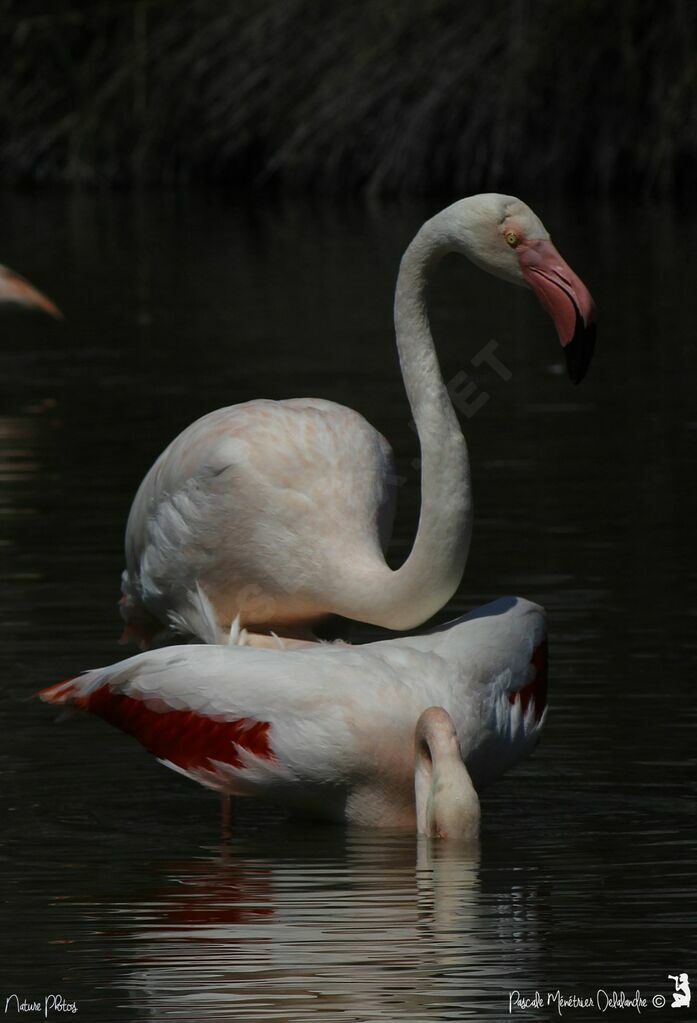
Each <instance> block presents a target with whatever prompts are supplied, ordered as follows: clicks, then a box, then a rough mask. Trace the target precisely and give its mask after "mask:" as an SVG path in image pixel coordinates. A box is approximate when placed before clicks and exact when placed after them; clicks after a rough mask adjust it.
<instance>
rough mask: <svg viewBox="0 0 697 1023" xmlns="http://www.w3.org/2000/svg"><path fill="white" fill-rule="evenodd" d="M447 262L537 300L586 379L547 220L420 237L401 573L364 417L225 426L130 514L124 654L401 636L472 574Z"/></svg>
mask: <svg viewBox="0 0 697 1023" xmlns="http://www.w3.org/2000/svg"><path fill="white" fill-rule="evenodd" d="M448 252H459V253H461V254H462V255H464V256H467V257H468V258H469V259H470V260H471V261H472V262H473V263H475V264H476V265H477V266H479V267H481V268H482V269H484V270H487V271H488V272H489V273H492V274H494V275H495V276H497V277H501V278H503V279H504V280H507V281H510V282H512V283H514V284H519V285H523V286H527V287H530V288H532V290H533V291H534V292H535V294H536V295H537V297H538V299H539V301H540V303H541V304H542V305H543V307H544V308H545V309H546V310H547V311H548V312H549V313H550V315H551V317H552V319H553V320H554V323H555V325H556V328H557V332H558V334H559V339H560V341H561V344H562V346H563V349H564V352H565V354H566V358H567V365H568V370H569V374H570V376H571V379H572V380H573V381H574V382H576V383H578V382H579V381H580V380H581V379H582V377H583V376H584V374H585V372H586V369H587V367H588V364H589V362H590V358H591V355H592V351H593V345H594V336H595V326H594V322H593V320H594V307H593V301H592V299H591V296H590V294H589V292H588V290H587V288H586V287H585V285H584V284H583V283H582V281H581V280H579V278H578V277H577V276H576V275H575V274H574V273H573V271H572V270H571V269H570V268H569V267H568V266H567V264H566V263H565V262H564V260H563V259H562V257H561V256H560V255H559V253H558V252H557V250H556V249H555V247H554V246H553V245H552V243H551V241H550V238H549V235H548V233H547V231H546V230H545V228H544V226H543V224H542V223H541V221H540V220H539V218H538V217H537V216H536V215H535V214H534V213H533V211H532V210H531V209H529V208H528V207H527V206H526V205H525V204H524V203H522V202H521V201H520V200H519V199H516V198H514V197H513V196H507V195H497V194H487V195H475V196H471V197H469V198H467V199H462V200H460V201H459V202H456V203H454V204H453V205H452V206H449V207H448V208H447V209H445V210H442V211H441V212H440V213H438V214H437V215H436V216H434V217H433V218H432V219H431V220H428V221H427V222H426V223H425V224H424V225H423V226H422V227H421V229H420V230H419V231H418V233H417V234H416V236H415V237H414V239H413V241H412V242H411V244H410V245H409V246H408V248H407V250H406V252H405V253H404V256H403V258H402V261H401V266H400V271H399V277H398V280H397V288H396V296H395V306H394V318H395V331H396V341H397V349H398V352H399V360H400V365H401V371H402V377H403V380H404V385H405V388H406V392H407V397H408V400H409V404H410V407H411V412H412V415H413V418H414V422H415V424H416V429H417V432H418V436H419V443H420V446H421V463H422V469H421V512H420V518H419V524H418V529H417V533H416V539H415V541H414V544H413V547H412V550H411V553H410V554H409V557H408V558H407V559H406V561H405V562H404V564H403V565H402V566H401V567H400V568H399V569H397V570H396V571H393V570H392V569H390V568H389V566H388V565H387V563H386V561H385V557H384V552H385V550H386V547H387V544H388V541H389V538H390V535H391V531H392V521H393V516H394V503H395V502H394V496H395V495H394V486H393V481H394V463H393V456H392V451H391V448H390V446H389V444H388V443H387V441H386V440H385V439H384V437H382V436H381V435H380V434H379V433H378V432H377V431H376V430H375V429H374V428H373V427H372V426H370V425H369V423H367V422H366V420H365V419H364V418H363V417H362V416H361V415H359V414H358V413H357V412H355V411H353V410H352V409H350V408H346V407H344V406H342V405H338V404H335V403H334V402H330V401H324V400H322V399H320V398H302V399H290V400H287V401H268V400H257V401H250V402H246V403H244V404H241V405H233V406H231V407H229V408H223V409H218V410H217V411H215V412H210V413H209V414H208V415H205V416H203V418H201V419H199V420H197V421H196V422H195V423H193V424H192V425H191V426H189V427H187V429H185V430H184V431H183V433H181V434H179V436H178V437H177V438H176V439H175V440H174V441H173V442H172V443H171V444H170V445H169V447H168V448H166V449H165V451H164V452H163V453H162V454H161V455H160V457H159V458H158V459H157V461H156V462H155V463H154V465H153V466H152V468H151V469H150V470H149V472H148V473H147V475H146V476H145V478H144V479H143V482H142V483H141V485H140V488H139V490H138V492H137V494H136V497H135V499H134V501H133V505H132V507H131V511H130V515H129V518H128V524H127V528H126V545H125V546H126V570H125V571H124V573H123V576H122V586H121V589H122V597H121V602H120V606H121V614H122V617H123V619H124V621H125V623H126V627H125V630H124V637H123V638H124V639H137V640H139V641H140V643H141V646H142V647H143V648H147V646H148V645H150V643H151V641H152V639H153V636H154V634H155V633H156V632H157V631H158V629H162V627H163V626H170V625H172V623H175V624H176V626H177V627H178V629H179V630H180V631H183V632H185V633H187V632H188V633H190V634H192V635H194V636H197V637H198V638H199V639H210V638H212V640H213V641H214V642H215V641H218V642H219V641H222V637H223V633H224V632H225V631H227V630H228V629H229V627H230V625H231V623H232V622H233V621H234V620H235V619H236V618H237V617H238V616H239V617H240V621H241V624H242V625H243V626H245V627H246V628H247V631H248V633H249V634H250V641H251V642H254V641H255V640H256V642H258V643H259V644H262V643H264V642H265V640H263V639H262V638H260V637H261V636H262V635H263V634H269V633H270V632H271V631H275V632H277V633H279V634H280V635H281V636H285V637H288V638H292V637H296V638H300V639H307V638H309V637H311V636H312V630H313V629H314V628H315V627H316V626H317V624H318V623H319V622H321V621H322V620H323V619H325V618H326V617H327V616H329V615H332V614H334V615H339V616H342V617H343V618H347V619H353V620H357V621H362V622H366V623H370V624H372V625H377V626H383V627H385V628H389V629H393V630H398V631H403V630H407V629H411V628H414V627H416V626H418V625H420V624H422V623H423V622H424V621H426V620H427V619H428V618H429V617H431V616H432V615H433V614H435V612H436V611H438V610H439V609H440V608H441V607H442V606H443V605H444V604H445V603H446V602H447V601H448V600H449V598H450V597H451V596H452V595H453V593H454V592H455V590H456V589H457V586H458V585H459V582H460V579H461V578H462V573H463V571H464V566H465V561H466V558H467V553H468V549H469V542H470V534H471V528H472V502H471V490H470V472H469V461H468V455H467V447H466V444H465V440H464V437H463V435H462V432H461V430H460V427H459V424H458V420H457V417H456V415H455V411H454V409H453V406H452V403H451V401H450V398H449V395H448V391H447V388H446V385H445V383H444V382H443V378H442V376H441V373H440V369H439V365H438V360H437V357H436V352H435V348H434V344H433V339H432V337H431V332H430V328H429V321H428V315H427V311H426V302H425V290H426V285H427V282H428V279H429V277H430V276H431V274H432V272H433V270H434V268H435V266H436V265H437V263H438V262H439V261H440V259H441V257H442V256H444V255H445V254H446V253H448ZM197 589H198V591H200V599H201V600H204V601H207V602H208V603H209V604H210V607H211V608H212V611H213V613H214V618H215V619H216V620H217V623H218V627H219V634H218V635H214V636H213V637H207V636H204V635H203V633H202V630H201V627H200V621H201V618H202V617H203V618H206V617H208V615H207V613H206V612H204V613H203V615H201V614H198V615H197V614H194V613H192V608H194V607H195V606H196V602H195V601H193V600H192V595H193V594H194V593H196V591H197ZM199 604H200V601H199ZM266 642H270V641H268V640H267V641H266Z"/></svg>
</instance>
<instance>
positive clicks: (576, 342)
mask: <svg viewBox="0 0 697 1023" xmlns="http://www.w3.org/2000/svg"><path fill="white" fill-rule="evenodd" d="M594 348H595V324H594V323H589V324H588V325H587V326H586V324H585V323H584V322H583V320H582V319H581V316H580V315H579V314H578V313H577V314H576V330H575V331H574V336H573V337H572V338H571V340H570V341H569V343H568V345H566V347H565V348H564V355H565V356H566V370H567V372H568V374H569V379H570V380H571V383H572V384H580V383H581V381H582V380H583V378H584V377H585V375H586V373H587V372H588V367H589V366H590V364H591V359H592V358H593V350H594Z"/></svg>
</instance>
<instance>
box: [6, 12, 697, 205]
mask: <svg viewBox="0 0 697 1023" xmlns="http://www.w3.org/2000/svg"><path fill="white" fill-rule="evenodd" d="M696 42H697V5H695V4H694V3H692V2H691V0H664V2H656V0H615V2H612V0H506V2H503V0H468V2H466V3H464V2H462V0H351V2H347V3H322V2H317V0H283V2H280V0H181V2H176V3H173V2H169V0H136V2H130V3H125V2H104V3H82V4H80V3H75V2H71V3H66V2H61V0H57V2H54V3H50V2H48V0H43V2H39V0H0V48H1V52H2V54H3V68H2V86H1V89H2V94H1V95H0V111H1V113H0V176H1V178H2V180H4V181H6V182H10V183H17V182H22V183H27V182H31V183H36V184H42V183H44V184H45V183H49V182H50V183H62V182H69V183H77V184H90V185H94V186H99V187H103V186H106V185H114V184H119V185H125V184H131V183H134V182H158V183H170V184H172V183H182V182H191V181H197V182H203V181H206V182H212V181H214V182H221V183H225V184H227V185H230V186H232V185H234V186H235V187H237V188H240V187H267V188H268V187H274V188H285V189H295V190H297V189H305V190H307V189H312V190H313V191H317V190H321V191H323V192H335V193H346V192H365V193H368V194H370V195H394V194H403V193H427V194H431V193H434V192H439V191H451V192H455V193H458V194H465V193H467V192H474V191H480V190H484V191H491V190H494V189H495V190H498V191H507V192H513V193H514V194H516V193H518V192H519V191H526V190H530V189H531V188H533V187H535V188H540V187H542V188H543V189H545V190H546V191H551V190H559V189H571V190H573V191H575V192H578V191H584V192H590V193H598V192H613V193H617V192H620V191H625V190H631V191H632V192H633V193H635V194H637V195H640V196H644V197H645V196H649V195H657V194H663V195H665V194H669V193H676V192H684V191H688V190H689V189H690V187H691V185H692V181H693V179H694V175H695V170H696V169H697V116H696V115H697V46H696V45H695V44H696Z"/></svg>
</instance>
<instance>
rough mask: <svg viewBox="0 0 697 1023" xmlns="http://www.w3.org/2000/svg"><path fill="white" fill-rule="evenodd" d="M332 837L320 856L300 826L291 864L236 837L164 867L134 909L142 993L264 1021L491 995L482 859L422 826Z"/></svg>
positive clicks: (172, 1007)
mask: <svg viewBox="0 0 697 1023" xmlns="http://www.w3.org/2000/svg"><path fill="white" fill-rule="evenodd" d="M326 834H327V836H329V837H328V841H327V842H326V843H325V844H324V848H322V850H321V854H320V855H319V856H315V857H310V858H309V861H308V856H307V852H308V848H307V839H306V838H304V837H299V838H297V839H296V841H295V843H293V842H292V841H291V842H290V843H289V842H287V841H286V842H285V843H284V844H285V856H286V860H285V862H283V863H279V862H278V858H277V856H276V855H275V854H274V855H273V859H271V858H269V857H270V854H272V849H273V847H271V846H268V847H267V853H266V856H265V857H263V856H260V855H259V852H258V851H257V855H253V854H252V850H251V849H250V848H247V849H244V848H243V849H240V850H239V851H238V850H237V849H235V848H234V846H233V847H230V848H224V849H222V850H220V852H219V854H218V855H217V856H213V857H211V858H210V859H206V860H203V861H202V860H196V861H193V862H192V863H190V864H177V865H176V866H173V865H170V864H164V865H162V866H161V868H160V870H161V873H162V874H163V875H166V876H167V879H168V880H167V883H166V884H165V885H164V886H163V887H162V889H161V890H159V891H157V892H155V893H152V894H149V895H148V896H146V897H145V898H144V899H143V900H142V901H141V902H139V903H138V904H137V905H135V906H131V907H129V913H128V915H129V918H130V919H132V920H133V921H135V922H136V923H137V928H138V930H137V942H136V944H135V947H136V949H137V952H136V954H135V959H136V966H135V968H134V969H133V970H132V971H131V972H129V976H128V978H127V980H126V983H127V985H128V987H129V990H130V992H131V997H132V1000H133V1002H134V1004H136V1005H139V1006H141V1007H142V1006H144V1005H145V1006H147V1007H148V1010H149V1011H150V1013H151V1015H152V1018H158V1019H159V1018H171V1019H191V1018H195V1019H199V1018H200V1019H203V1018H211V1017H212V1018H221V1019H222V1018H229V1016H230V1014H234V1018H235V1019H240V1020H250V1021H252V1020H254V1021H262V1020H267V1019H269V1020H271V1019H283V1018H287V1016H286V1015H285V1013H287V1011H288V1008H289V1007H292V1012H293V1018H296V1019H313V1020H322V1019H334V1018H337V1017H336V1014H339V1015H341V1016H342V1018H349V1019H359V1018H360V1019H364V1018H365V1019H367V1018H378V1017H379V1018H386V1019H391V1018H395V1019H413V1020H423V1019H424V1018H430V1015H429V1014H430V1013H431V1012H432V1011H433V1010H434V1009H435V1007H436V1006H440V1007H441V1009H445V1008H447V1007H448V1006H452V1007H456V1006H460V1007H461V1008H462V1006H463V1003H462V996H463V990H465V989H469V992H470V994H469V998H471V999H473V1000H475V1001H476V1000H478V999H479V997H480V995H481V990H482V988H483V987H485V986H486V980H487V977H486V973H487V970H486V967H484V968H483V967H482V963H483V962H485V961H486V959H487V958H488V957H487V956H482V952H483V944H482V942H484V944H486V940H487V938H486V935H487V934H488V935H489V943H490V956H491V959H492V961H493V960H494V959H495V953H496V945H497V943H498V941H499V940H500V934H499V931H498V928H497V927H496V926H495V927H494V928H493V929H492V927H491V922H490V921H486V920H485V919H484V916H485V914H484V913H483V911H482V906H481V899H480V895H479V885H478V876H477V875H478V860H473V859H470V858H466V857H465V856H464V854H463V853H462V852H461V851H458V850H457V849H456V848H454V847H452V846H451V847H447V846H445V845H443V844H440V845H437V844H435V843H429V842H428V840H425V839H422V840H419V842H418V845H417V843H415V840H414V838H413V836H409V837H406V836H401V835H399V836H392V837H389V836H388V837H384V836H382V835H381V836H375V837H374V836H370V835H361V834H360V833H358V834H349V835H348V836H343V835H342V834H341V833H338V834H339V836H340V837H335V836H332V835H331V832H330V831H327V832H326ZM279 837H280V836H279ZM122 912H123V908H122V907H121V909H120V912H119V915H121V914H122ZM121 926H122V925H121ZM454 935H457V942H454V941H453V936H454ZM475 935H476V936H477V939H476V940H477V953H476V959H475V960H474V961H472V960H471V958H470V956H468V955H467V954H466V950H467V946H468V945H470V944H471V943H472V942H473V941H474V939H475ZM463 952H464V953H465V954H463ZM468 1000H469V999H468ZM191 1014H193V1016H192V1015H191ZM460 1018H462V1015H461V1016H460Z"/></svg>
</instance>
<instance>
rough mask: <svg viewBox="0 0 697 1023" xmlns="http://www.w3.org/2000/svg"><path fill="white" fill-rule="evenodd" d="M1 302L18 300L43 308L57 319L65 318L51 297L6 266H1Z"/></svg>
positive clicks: (26, 304) (36, 307) (32, 306)
mask: <svg viewBox="0 0 697 1023" xmlns="http://www.w3.org/2000/svg"><path fill="white" fill-rule="evenodd" d="M0 302H16V303H18V304H19V305H25V306H28V307H30V308H33V309H41V310H42V311H43V312H45V313H48V315H49V316H53V317H55V319H57V320H62V319H63V314H62V313H61V311H60V309H58V308H57V306H55V305H54V304H53V302H52V301H51V299H50V298H46V296H45V295H42V294H41V292H40V291H38V290H37V289H36V288H35V287H34V286H33V285H32V284H30V283H29V281H26V280H25V279H24V277H20V275H19V274H16V273H15V272H14V270H10V269H9V268H8V267H6V266H0Z"/></svg>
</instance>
